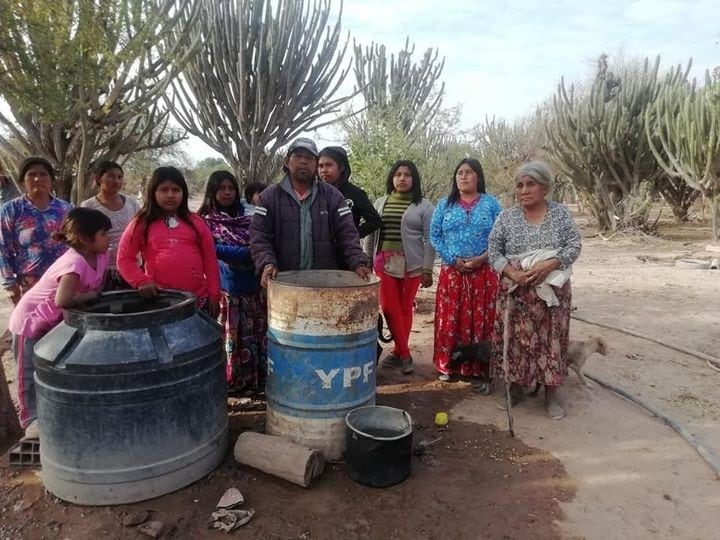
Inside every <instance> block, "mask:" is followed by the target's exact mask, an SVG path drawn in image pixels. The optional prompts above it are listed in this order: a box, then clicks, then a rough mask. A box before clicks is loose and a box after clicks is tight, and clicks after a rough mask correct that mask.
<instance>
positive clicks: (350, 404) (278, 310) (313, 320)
mask: <svg viewBox="0 0 720 540" xmlns="http://www.w3.org/2000/svg"><path fill="white" fill-rule="evenodd" d="M378 289H379V280H378V279H377V278H376V277H375V276H371V277H370V278H369V280H368V281H365V280H363V279H361V278H360V277H358V276H357V275H356V274H355V273H354V272H347V271H342V270H309V271H298V272H281V273H280V274H278V276H277V279H275V280H273V281H271V282H270V284H269V286H268V376H267V432H268V433H269V434H271V435H279V436H281V437H285V438H287V439H290V440H292V441H295V442H296V443H298V444H302V445H305V446H307V447H309V448H314V449H317V450H320V451H321V452H322V453H323V456H324V457H325V459H331V460H333V459H339V458H340V457H341V456H342V454H343V452H344V451H345V437H346V430H345V415H346V414H347V413H348V412H349V411H351V410H353V409H356V408H358V407H363V406H366V405H373V404H374V403H375V360H376V354H377V349H376V343H377V317H378Z"/></svg>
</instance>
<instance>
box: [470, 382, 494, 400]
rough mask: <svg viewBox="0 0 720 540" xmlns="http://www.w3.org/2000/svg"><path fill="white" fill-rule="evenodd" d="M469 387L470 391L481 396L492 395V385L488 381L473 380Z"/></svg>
mask: <svg viewBox="0 0 720 540" xmlns="http://www.w3.org/2000/svg"><path fill="white" fill-rule="evenodd" d="M470 386H472V389H473V390H474V391H475V392H477V393H478V394H480V395H481V396H489V395H490V394H491V393H492V385H491V383H490V381H484V380H479V379H473V381H472V382H471V383H470Z"/></svg>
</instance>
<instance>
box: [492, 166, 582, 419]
mask: <svg viewBox="0 0 720 540" xmlns="http://www.w3.org/2000/svg"><path fill="white" fill-rule="evenodd" d="M552 179H553V177H552V173H551V172H550V169H549V168H548V166H547V165H546V164H545V163H543V162H541V161H533V162H530V163H527V164H525V165H523V166H522V167H520V168H519V169H518V171H517V173H516V174H515V196H516V198H517V200H518V202H519V204H518V205H517V206H514V207H512V208H510V209H508V210H505V211H503V212H502V213H501V214H500V216H499V217H498V219H497V221H496V222H495V227H494V228H493V230H492V233H490V239H489V246H488V252H489V254H490V263H491V264H492V266H493V268H495V270H496V271H497V272H498V273H499V274H500V275H501V276H503V278H504V279H503V280H502V283H501V286H500V291H499V293H498V299H497V313H496V317H495V333H494V338H493V359H494V362H493V371H494V374H495V376H497V377H501V378H505V379H506V382H507V383H509V384H510V406H514V405H516V404H517V403H518V402H520V401H521V400H522V399H523V396H524V392H523V390H524V389H529V388H535V387H536V385H538V384H540V385H543V386H544V387H545V406H546V409H547V411H548V415H549V416H550V417H551V418H553V419H555V420H559V419H561V418H563V417H564V416H565V409H564V408H563V406H562V404H561V403H560V400H559V399H558V394H557V389H558V387H559V386H560V385H562V383H563V382H564V381H565V378H566V377H567V373H568V361H567V352H568V342H569V329H570V310H571V304H572V302H571V296H572V295H571V289H570V273H571V267H572V264H573V263H574V262H575V260H576V259H577V258H578V256H579V255H580V249H581V238H580V232H579V231H578V228H577V226H576V225H575V222H574V221H573V218H572V216H571V215H570V212H569V211H568V209H567V208H566V207H565V206H564V205H562V204H560V203H557V202H552V201H548V200H547V199H546V197H547V194H548V192H549V191H550V189H551V187H552ZM506 319H507V336H504V332H505V330H506V328H505V320H506ZM504 337H506V338H507V362H503V361H502V359H503V348H504V347H503V346H504ZM498 407H499V408H501V409H505V408H506V407H507V404H506V398H505V396H503V397H502V399H500V401H499V402H498Z"/></svg>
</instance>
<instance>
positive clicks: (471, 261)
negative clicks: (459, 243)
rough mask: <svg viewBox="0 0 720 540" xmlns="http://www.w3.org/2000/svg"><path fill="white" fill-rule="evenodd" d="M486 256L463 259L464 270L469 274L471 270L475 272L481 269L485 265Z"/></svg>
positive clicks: (484, 254)
mask: <svg viewBox="0 0 720 540" xmlns="http://www.w3.org/2000/svg"><path fill="white" fill-rule="evenodd" d="M487 260H488V255H487V252H485V253H483V254H481V255H478V256H476V257H468V258H467V259H465V263H464V266H465V269H466V270H467V271H468V272H471V271H473V270H477V269H478V268H482V267H483V265H484V264H485V263H487Z"/></svg>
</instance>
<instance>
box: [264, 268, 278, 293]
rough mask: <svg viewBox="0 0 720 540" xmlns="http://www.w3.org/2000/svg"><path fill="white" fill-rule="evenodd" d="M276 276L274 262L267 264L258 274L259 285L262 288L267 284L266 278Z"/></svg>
mask: <svg viewBox="0 0 720 540" xmlns="http://www.w3.org/2000/svg"><path fill="white" fill-rule="evenodd" d="M276 277H277V268H275V265H274V264H267V265H265V268H263V272H262V276H260V286H261V287H263V288H264V289H266V288H267V286H268V280H270V279H275V278H276Z"/></svg>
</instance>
